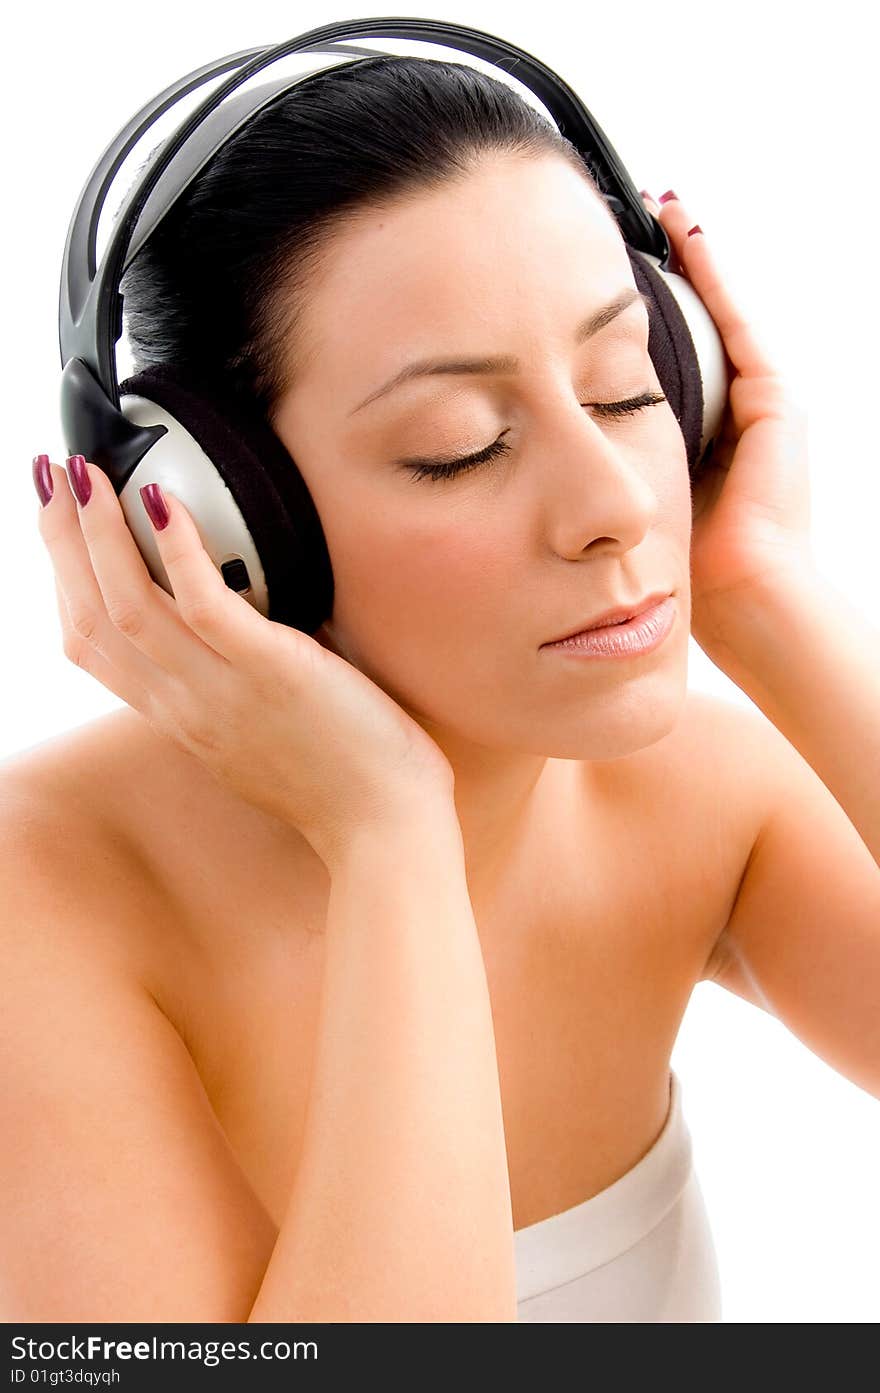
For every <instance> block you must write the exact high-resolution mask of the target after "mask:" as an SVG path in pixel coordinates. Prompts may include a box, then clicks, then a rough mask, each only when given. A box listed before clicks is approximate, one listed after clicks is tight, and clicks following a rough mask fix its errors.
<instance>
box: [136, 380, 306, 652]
mask: <svg viewBox="0 0 880 1393" xmlns="http://www.w3.org/2000/svg"><path fill="white" fill-rule="evenodd" d="M128 393H131V394H136V395H138V396H142V397H145V398H146V399H147V400H148V401H154V402H156V404H157V405H158V406H161V407H163V408H164V410H166V411H168V412H169V413H170V414H171V415H172V416H173V417H174V418H175V420H177V421H179V422H180V424H181V426H183V428H184V429H185V430H186V431H188V432H189V434H190V435H191V436H192V437H193V439H194V440H195V441H196V442H197V443H198V445H199V446H200V447H201V449H202V450H203V451H204V453H205V454H206V455H207V457H208V459H209V460H210V461H211V463H212V464H213V466H214V468H215V469H216V470H217V473H218V474H219V475H220V477H221V479H222V480H223V482H224V484H225V485H226V487H227V488H228V489H229V491H230V493H231V494H232V497H233V498H234V500H235V503H236V505H237V506H238V509H239V511H240V512H241V515H242V517H243V518H244V520H245V524H246V526H247V529H248V531H249V532H250V534H251V537H252V539H253V542H254V546H255V547H256V549H257V552H258V554H259V557H260V561H261V563H262V566H263V572H264V574H265V577H266V587H267V590H268V593H269V618H270V619H272V620H274V621H275V622H276V623H279V624H287V625H289V626H290V627H292V628H295V629H301V630H302V631H303V632H304V633H307V634H309V635H312V634H314V632H315V630H316V629H318V628H320V626H321V625H322V624H323V623H324V622H325V620H327V619H329V617H330V615H331V613H332V610H333V569H332V566H331V564H330V553H329V551H328V549H327V540H326V537H325V535H324V529H323V527H322V526H321V520H320V518H319V516H318V511H317V509H316V507H315V504H314V502H313V500H312V496H311V494H310V493H309V490H308V487H307V486H306V482H305V480H304V479H303V477H302V475H301V474H300V472H299V469H298V468H297V466H296V464H295V463H294V460H293V458H292V456H291V455H290V453H289V451H288V450H287V449H286V448H285V446H284V445H283V444H282V442H281V441H280V440H279V438H278V436H277V435H276V434H275V432H274V431H273V430H272V428H271V426H269V425H268V423H267V422H266V421H265V420H263V418H262V417H260V416H258V415H257V413H256V412H254V413H253V414H251V413H250V412H249V411H248V410H247V409H246V408H245V407H244V406H243V405H241V404H240V403H239V402H238V401H236V400H234V399H232V398H230V397H229V396H223V397H220V396H218V395H217V390H216V387H214V386H212V385H211V384H210V383H208V382H206V381H204V380H201V379H200V378H199V377H198V376H197V375H196V374H194V373H192V372H181V371H180V370H179V369H178V368H177V367H176V366H173V365H171V366H169V365H168V364H165V363H162V364H156V365H154V366H151V367H148V368H144V370H143V371H142V372H139V373H136V374H134V376H132V377H127V378H126V379H125V381H124V382H121V383H120V384H119V394H120V396H124V395H126V394H128Z"/></svg>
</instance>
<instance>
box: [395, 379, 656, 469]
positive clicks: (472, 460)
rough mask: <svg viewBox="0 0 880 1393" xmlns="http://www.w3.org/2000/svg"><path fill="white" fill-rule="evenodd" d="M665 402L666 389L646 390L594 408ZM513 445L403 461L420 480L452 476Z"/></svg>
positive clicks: (627, 408)
mask: <svg viewBox="0 0 880 1393" xmlns="http://www.w3.org/2000/svg"><path fill="white" fill-rule="evenodd" d="M663 401H666V397H665V396H664V395H663V393H662V392H642V393H641V394H640V395H639V396H637V397H629V398H628V399H627V400H626V401H608V402H594V403H592V406H593V410H594V411H598V412H599V413H600V414H601V415H605V416H609V417H612V418H613V417H615V416H629V415H632V414H633V413H635V412H636V411H640V410H641V409H642V407H643V406H658V405H659V404H660V402H663ZM510 448H511V447H510V446H509V445H506V444H505V443H504V441H503V439H501V438H499V439H498V440H493V442H492V444H491V445H487V446H486V448H485V450H480V452H479V454H476V455H463V456H461V458H459V459H452V460H441V461H439V462H436V463H433V464H432V463H429V462H428V461H426V460H401V461H400V463H401V465H402V466H403V468H404V469H408V470H409V471H410V472H411V473H412V475H413V477H414V478H416V479H425V478H430V479H451V478H453V477H454V476H455V475H456V474H463V473H464V472H465V471H466V470H468V469H475V468H476V467H477V465H480V464H486V463H487V462H488V461H489V460H492V459H496V458H497V457H498V456H499V455H504V454H506V453H507V451H508V450H509V449H510Z"/></svg>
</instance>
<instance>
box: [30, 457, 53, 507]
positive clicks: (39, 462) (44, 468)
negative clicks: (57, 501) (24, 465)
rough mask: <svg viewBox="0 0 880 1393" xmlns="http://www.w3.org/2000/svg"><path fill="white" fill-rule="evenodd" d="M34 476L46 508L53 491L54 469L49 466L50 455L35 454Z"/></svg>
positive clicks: (35, 485)
mask: <svg viewBox="0 0 880 1393" xmlns="http://www.w3.org/2000/svg"><path fill="white" fill-rule="evenodd" d="M33 476H34V488H35V489H36V490H37V494H38V495H39V499H40V502H41V503H42V505H43V507H44V508H45V506H46V504H47V503H48V502H49V499H50V498H51V497H52V493H53V484H52V470H51V469H50V468H49V456H48V455H34V462H33Z"/></svg>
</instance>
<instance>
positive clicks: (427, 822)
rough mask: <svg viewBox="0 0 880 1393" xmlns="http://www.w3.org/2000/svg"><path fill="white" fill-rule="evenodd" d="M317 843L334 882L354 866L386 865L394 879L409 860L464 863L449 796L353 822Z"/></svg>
mask: <svg viewBox="0 0 880 1393" xmlns="http://www.w3.org/2000/svg"><path fill="white" fill-rule="evenodd" d="M310 840H312V845H313V847H314V849H315V850H316V851H317V853H318V855H319V856H320V857H321V860H322V861H323V862H324V865H325V866H326V868H327V870H328V872H329V874H330V877H331V879H333V877H334V876H337V875H340V874H341V873H342V872H343V871H346V870H348V869H349V868H350V867H351V866H352V865H354V864H355V863H358V864H361V865H363V864H366V865H368V866H369V865H375V867H376V869H377V873H378V871H379V868H380V867H382V866H383V863H384V864H385V865H386V866H387V868H388V870H390V871H391V872H392V873H393V871H394V869H395V868H396V867H402V866H403V865H405V864H406V862H407V860H408V859H409V860H421V859H423V858H424V857H426V856H428V857H430V856H434V855H443V856H446V857H447V858H449V857H450V856H452V857H455V856H459V857H461V859H462V862H463V859H464V845H463V842H462V835H461V825H460V823H459V821H458V814H457V812H456V809H455V801H454V799H453V797H452V795H451V794H450V795H449V796H446V795H444V794H440V793H437V792H432V793H430V794H422V795H421V796H418V797H414V798H412V799H404V800H402V801H400V802H395V803H391V804H387V805H385V806H384V807H383V808H382V809H381V810H376V811H374V812H373V813H372V814H369V815H365V816H361V817H359V818H357V819H354V820H351V819H350V820H348V821H347V822H346V823H345V824H344V825H343V824H340V826H339V827H337V828H335V829H333V830H332V831H330V832H326V831H325V832H324V833H323V834H322V835H321V836H320V837H317V838H315V839H311V838H310Z"/></svg>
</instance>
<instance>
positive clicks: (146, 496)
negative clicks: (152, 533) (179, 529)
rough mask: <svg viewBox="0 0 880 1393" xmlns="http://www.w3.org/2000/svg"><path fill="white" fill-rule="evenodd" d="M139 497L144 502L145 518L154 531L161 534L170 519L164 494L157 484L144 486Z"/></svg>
mask: <svg viewBox="0 0 880 1393" xmlns="http://www.w3.org/2000/svg"><path fill="white" fill-rule="evenodd" d="M140 495H141V498H142V499H143V500H144V508H145V509H146V512H147V517H148V518H149V519H150V522H151V523H152V524H153V526H154V527H155V529H156V531H157V532H162V531H163V530H164V528H166V527H167V526H168V522H169V518H170V514H169V512H168V504H167V503H166V502H165V495H164V493H163V492H162V490H161V489H160V487H159V485H158V484H144V486H143V488H142V489H141V490H140Z"/></svg>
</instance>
